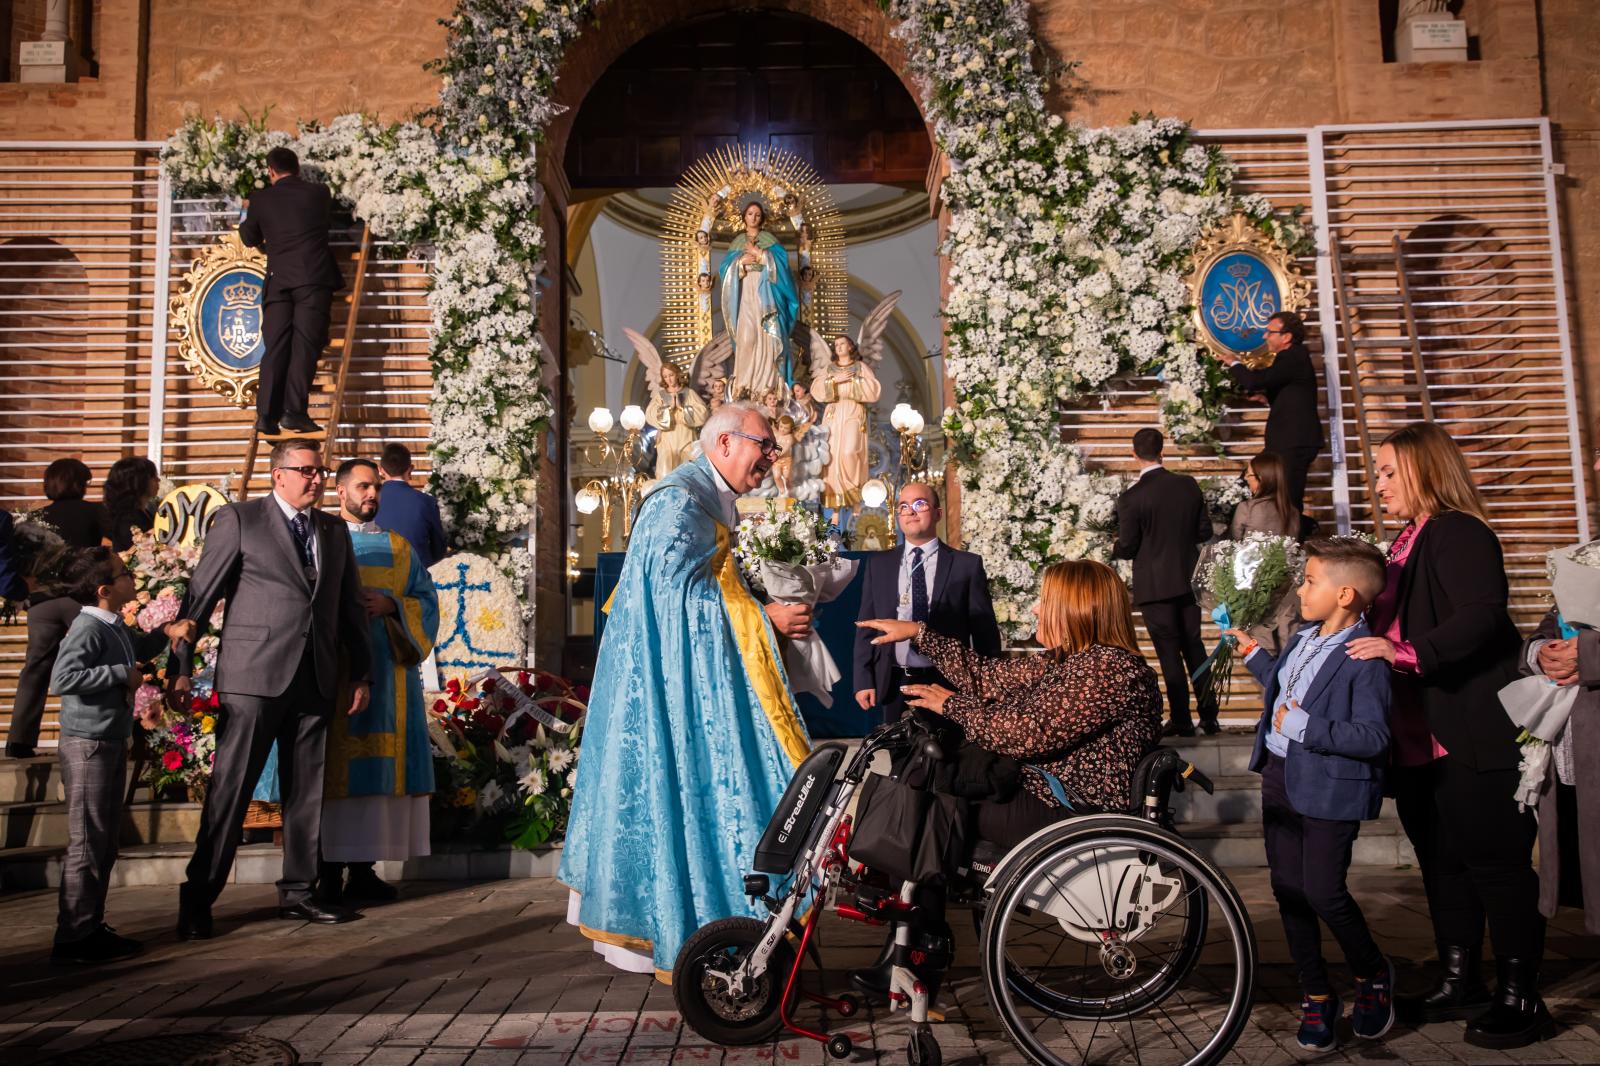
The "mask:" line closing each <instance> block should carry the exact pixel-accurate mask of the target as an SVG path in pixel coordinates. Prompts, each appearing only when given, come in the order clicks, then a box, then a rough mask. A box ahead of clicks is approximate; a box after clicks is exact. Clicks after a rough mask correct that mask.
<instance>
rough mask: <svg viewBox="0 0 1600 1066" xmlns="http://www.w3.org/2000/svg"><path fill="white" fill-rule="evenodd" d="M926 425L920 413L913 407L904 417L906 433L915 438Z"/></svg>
mask: <svg viewBox="0 0 1600 1066" xmlns="http://www.w3.org/2000/svg"><path fill="white" fill-rule="evenodd" d="M926 425H927V423H926V422H925V421H923V418H922V412H921V411H918V410H917V409H916V408H914V407H913V408H912V409H911V413H910V414H908V415H907V416H906V432H907V433H909V434H911V435H912V436H913V437H915V436H916V435H917V434H919V433H921V432H922V429H923V427H924V426H926Z"/></svg>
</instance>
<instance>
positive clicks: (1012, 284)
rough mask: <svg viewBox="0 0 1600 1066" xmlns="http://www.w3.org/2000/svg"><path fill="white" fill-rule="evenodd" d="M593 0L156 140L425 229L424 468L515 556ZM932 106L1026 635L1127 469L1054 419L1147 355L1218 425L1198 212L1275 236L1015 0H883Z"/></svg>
mask: <svg viewBox="0 0 1600 1066" xmlns="http://www.w3.org/2000/svg"><path fill="white" fill-rule="evenodd" d="M601 7H603V2H602V0H568V2H565V3H556V2H554V0H526V2H524V3H521V4H511V3H507V2H505V0H460V2H459V3H458V4H457V6H456V8H455V12H454V14H453V16H452V17H451V18H450V19H448V20H447V21H446V27H447V49H446V54H445V56H444V57H443V58H442V59H440V60H439V61H438V62H437V63H435V64H433V65H432V68H431V69H434V70H436V71H437V72H438V73H439V74H440V75H441V78H442V81H441V89H440V98H439V105H438V106H437V107H436V108H435V109H434V110H433V111H432V112H430V113H429V114H428V115H426V116H422V118H421V120H420V121H418V122H411V123H402V124H398V125H387V126H385V125H380V124H377V123H375V122H372V121H370V120H368V119H366V118H363V117H362V116H359V115H345V116H341V117H340V118H338V119H336V120H334V122H333V123H332V124H331V125H330V126H328V127H327V128H325V129H322V128H305V129H302V130H301V131H300V133H299V135H298V137H297V138H290V137H289V136H288V135H287V134H283V133H275V132H270V131H267V130H266V129H265V127H264V123H263V122H261V121H259V120H255V121H252V120H250V119H248V118H246V119H245V120H244V121H239V122H224V121H222V120H220V119H219V120H217V121H215V122H211V123H207V122H203V121H199V120H191V121H190V122H188V123H186V124H185V125H184V126H183V127H182V128H181V129H180V130H178V132H177V133H176V134H174V136H173V138H172V140H171V141H170V142H169V145H168V147H167V150H166V151H165V152H163V157H162V158H163V162H164V164H165V165H166V166H167V168H168V170H169V172H170V173H171V174H172V176H173V178H174V180H175V182H176V183H177V186H178V188H179V190H180V191H181V192H184V193H187V194H214V193H217V192H234V193H236V194H240V195H244V194H247V193H248V191H249V189H250V188H251V187H252V186H253V185H254V184H256V182H257V180H258V179H257V177H256V176H257V175H260V174H262V173H264V166H263V165H262V160H263V157H264V156H265V153H266V151H267V149H268V148H270V147H271V146H272V145H273V144H276V143H286V142H291V141H292V142H293V143H295V144H296V145H297V146H298V148H299V149H300V151H301V154H302V157H303V158H304V159H305V160H306V162H307V163H308V164H310V165H312V166H314V167H315V168H317V169H319V170H320V171H321V172H322V174H323V175H324V176H325V177H326V178H327V180H328V181H329V182H330V183H331V185H332V186H333V188H334V190H335V192H336V193H337V194H338V195H339V196H340V197H341V198H343V199H345V200H347V201H349V202H350V203H351V204H352V205H353V206H354V208H355V210H356V213H357V214H358V215H359V216H360V217H361V218H363V219H364V220H366V221H367V222H368V224H369V225H371V227H372V229H373V231H374V232H375V233H376V234H378V235H379V236H380V237H382V238H384V239H388V240H397V241H403V242H406V243H409V244H412V245H421V246H431V247H433V248H434V249H435V250H436V252H437V260H436V264H437V265H436V270H435V277H434V284H433V290H432V292H431V294H430V298H429V306H430V309H431V311H432V315H433V327H434V329H433V334H434V336H433V348H432V355H433V363H434V373H435V387H434V394H433V400H432V421H433V441H434V444H433V452H434V463H435V465H434V471H435V472H434V488H435V489H436V491H437V492H438V493H439V495H440V500H441V503H442V504H443V505H444V510H445V513H446V516H447V519H446V520H447V522H448V523H449V525H450V528H451V535H452V537H453V539H455V541H456V542H457V543H458V544H460V545H461V546H463V547H467V548H471V549H473V550H478V551H483V552H487V553H490V554H494V555H497V556H499V557H500V558H502V560H503V561H504V563H505V565H506V566H507V567H508V569H512V570H515V571H519V572H522V573H524V574H525V573H526V571H527V568H528V567H529V566H530V560H529V556H528V553H527V552H526V550H525V547H524V543H525V537H526V532H527V529H528V525H529V522H530V520H531V518H532V508H533V499H534V491H535V488H536V475H537V470H538V463H539V457H540V455H541V454H542V451H543V449H542V446H541V445H542V439H543V435H544V433H545V431H546V430H547V429H548V428H549V420H550V417H551V414H552V407H551V401H550V397H549V395H548V393H547V392H546V390H545V389H544V387H543V385H542V384H541V375H540V363H541V360H542V359H543V357H544V354H545V353H544V349H543V345H542V343H541V342H540V340H539V329H538V307H537V303H536V300H535V298H534V291H533V279H534V277H535V275H536V274H537V272H538V270H539V268H540V266H541V263H542V256H543V250H544V249H543V234H542V232H541V231H540V228H539V226H538V222H537V220H538V217H539V213H538V202H539V191H538V187H537V185H536V183H535V181H534V179H533V175H534V172H535V167H534V156H535V152H536V151H537V150H538V145H539V144H540V143H541V141H542V140H543V136H544V131H545V128H546V127H547V125H548V124H549V123H550V121H551V120H552V119H553V118H554V117H555V116H556V115H557V114H558V113H559V111H560V110H561V109H560V106H559V105H557V104H556V103H554V101H553V95H554V90H555V79H556V76H557V73H558V71H559V69H560V65H561V62H562V58H563V56H564V54H565V52H566V48H567V45H568V44H569V43H570V42H571V41H573V40H574V39H575V38H576V37H577V36H578V35H579V34H580V33H582V32H583V29H584V27H585V26H586V25H587V24H588V22H589V20H590V19H591V18H592V17H593V16H594V14H595V12H596V9H597V8H601ZM888 10H889V13H890V15H891V16H892V17H893V18H894V19H895V20H897V22H898V25H897V28H896V29H895V31H894V32H895V34H896V36H897V37H899V38H900V39H901V41H902V42H903V43H904V46H905V49H906V54H907V58H908V62H909V64H910V66H911V70H912V73H913V75H914V76H915V78H916V80H917V82H918V83H919V84H920V86H921V87H922V91H923V111H924V114H925V116H926V117H927V118H928V120H929V121H930V122H931V123H932V126H933V129H934V134H935V137H936V139H937V141H938V143H939V146H940V147H941V148H942V149H943V151H944V152H945V154H946V156H947V157H948V159H949V161H950V174H949V177H948V178H947V179H946V180H945V182H944V184H943V188H942V197H943V201H944V205H945V207H946V209H947V210H948V212H949V223H950V224H949V228H948V238H947V240H946V242H945V245H944V247H943V249H942V251H943V253H944V255H945V257H946V259H947V262H948V264H949V280H950V292H949V297H948V299H947V301H946V305H945V308H944V312H945V319H946V326H945V333H946V346H945V348H946V359H947V362H946V369H947V373H948V374H949V376H950V378H951V380H952V382H953V385H954V390H955V396H956V404H955V406H954V407H953V408H952V409H951V410H949V411H947V412H946V416H945V418H944V428H945V432H946V433H947V434H948V435H949V437H950V439H951V444H952V451H953V454H954V455H956V456H957V458H958V461H959V463H960V467H961V472H962V483H963V488H964V492H965V495H964V498H963V506H962V534H963V538H964V540H965V542H966V544H967V546H968V547H970V548H972V549H973V550H975V551H977V552H979V553H980V554H981V555H983V557H984V559H985V561H986V563H987V564H988V568H989V573H990V575H991V577H992V578H993V580H994V584H995V602H996V609H997V611H998V613H999V614H1000V617H1001V621H1002V624H1003V625H1004V626H1005V628H1006V630H1007V632H1008V633H1009V634H1010V635H1011V636H1013V637H1023V636H1026V635H1028V633H1030V632H1031V629H1032V620H1031V617H1030V616H1029V613H1028V608H1029V606H1030V604H1031V602H1032V600H1033V598H1034V596H1035V593H1036V574H1037V572H1038V570H1039V568H1040V567H1042V566H1044V565H1045V564H1047V563H1049V562H1052V561H1054V560H1057V559H1062V558H1082V557H1089V558H1106V557H1107V556H1108V554H1109V547H1110V538H1109V536H1108V531H1109V522H1110V518H1111V503H1112V500H1113V498H1114V494H1115V492H1116V490H1117V488H1118V485H1117V484H1116V482H1115V481H1114V480H1113V479H1110V478H1107V477H1105V476H1103V475H1097V474H1094V473H1092V472H1090V471H1088V470H1087V469H1086V467H1085V464H1084V460H1083V456H1082V453H1081V452H1080V451H1079V450H1078V449H1077V448H1076V447H1075V446H1074V445H1073V444H1071V443H1070V442H1067V441H1065V440H1063V439H1062V434H1061V429H1060V420H1059V417H1058V410H1059V406H1060V405H1061V404H1062V403H1064V402H1066V401H1070V400H1072V399H1074V398H1076V397H1079V396H1082V395H1084V394H1085V393H1089V392H1093V391H1094V390H1096V389H1098V388H1100V387H1101V386H1102V385H1103V384H1105V383H1106V382H1107V381H1108V380H1110V379H1111V378H1112V377H1115V376H1117V375H1119V374H1128V373H1151V372H1156V373H1158V375H1159V376H1160V377H1161V378H1162V380H1163V388H1162V396H1161V399H1162V419H1163V422H1164V424H1165V426H1166V428H1167V430H1168V433H1169V435H1170V436H1172V437H1173V438H1175V439H1177V440H1179V441H1204V440H1208V439H1210V434H1211V429H1212V424H1213V421H1214V419H1215V417H1216V414H1217V412H1218V410H1219V408H1220V402H1221V397H1222V395H1223V390H1224V387H1225V381H1224V377H1223V375H1222V373H1221V371H1220V369H1219V368H1218V367H1216V365H1215V364H1214V363H1212V362H1211V361H1210V360H1208V359H1204V358H1202V356H1201V354H1200V351H1199V349H1198V348H1197V346H1196V345H1195V343H1194V340H1193V337H1192V335H1191V333H1190V326H1189V323H1188V314H1189V306H1188V290H1187V287H1186V286H1185V284H1184V282H1183V270H1184V267H1185V265H1186V260H1187V258H1188V251H1189V249H1190V247H1191V246H1192V245H1193V243H1194V241H1195V240H1196V238H1197V237H1198V236H1199V234H1200V232H1201V230H1202V229H1203V228H1204V227H1205V226H1207V225H1209V224H1210V223H1212V222H1214V221H1217V220H1219V219H1221V218H1222V217H1224V216H1225V215H1227V214H1229V213H1231V212H1232V211H1234V210H1235V209H1240V210H1243V211H1245V212H1246V213H1247V214H1248V215H1249V216H1250V217H1251V218H1253V219H1254V220H1256V222H1257V223H1258V224H1259V225H1261V226H1263V228H1267V229H1269V230H1271V231H1273V232H1274V233H1275V234H1276V235H1279V236H1281V237H1286V238H1287V239H1288V241H1289V243H1290V244H1291V246H1292V247H1294V248H1295V249H1296V250H1299V248H1300V247H1301V246H1303V244H1304V239H1305V235H1304V231H1303V230H1302V229H1300V228H1299V227H1298V226H1297V225H1295V224H1294V223H1292V222H1286V221H1285V220H1282V219H1278V218H1275V217H1274V216H1273V215H1272V212H1271V209H1270V207H1269V206H1268V204H1267V203H1266V201H1265V200H1264V199H1262V198H1260V197H1247V198H1243V199H1239V198H1236V197H1235V196H1234V195H1233V193H1232V177H1233V168H1232V165H1231V164H1230V163H1229V161H1228V159H1227V158H1226V157H1225V156H1224V155H1223V153H1222V152H1221V151H1220V150H1219V149H1217V148H1215V147H1206V146H1201V145H1198V144H1196V143H1194V141H1193V138H1192V134H1191V131H1190V130H1189V128H1188V127H1187V126H1186V125H1185V124H1184V123H1182V122H1180V121H1178V120H1176V119H1156V118H1153V117H1149V118H1139V119H1136V120H1135V121H1133V122H1131V123H1130V124H1129V125H1127V126H1120V127H1110V128H1100V129H1085V128H1081V127H1077V126H1073V125H1069V124H1068V123H1066V122H1064V121H1063V120H1062V119H1061V118H1060V117H1059V116H1057V115H1055V114H1053V113H1051V112H1050V111H1049V109H1048V108H1047V107H1046V106H1045V102H1044V92H1045V78H1044V77H1043V76H1042V75H1041V74H1040V73H1039V71H1038V70H1037V69H1036V68H1035V65H1034V61H1033V53H1034V42H1033V39H1032V35H1031V32H1030V30H1029V27H1028V24H1027V7H1026V5H1025V4H1022V3H1017V2H1008V0H888Z"/></svg>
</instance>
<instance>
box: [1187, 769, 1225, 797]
mask: <svg viewBox="0 0 1600 1066" xmlns="http://www.w3.org/2000/svg"><path fill="white" fill-rule="evenodd" d="M1183 778H1184V780H1186V781H1192V782H1193V783H1195V784H1197V785H1199V786H1200V787H1201V788H1203V789H1205V791H1206V794H1207V795H1210V794H1211V793H1213V792H1215V791H1216V790H1217V789H1216V786H1215V785H1213V784H1212V783H1211V778H1209V777H1207V776H1206V775H1205V774H1203V773H1201V772H1200V768H1199V767H1198V766H1196V765H1195V764H1194V763H1192V762H1191V763H1185V764H1184V767H1183Z"/></svg>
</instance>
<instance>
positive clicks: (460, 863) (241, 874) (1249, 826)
mask: <svg viewBox="0 0 1600 1066" xmlns="http://www.w3.org/2000/svg"><path fill="white" fill-rule="evenodd" d="M1178 828H1179V831H1180V832H1181V833H1182V835H1183V837H1184V839H1185V840H1187V841H1188V842H1189V843H1191V844H1193V845H1194V847H1195V850H1197V851H1199V852H1200V853H1201V854H1203V855H1205V856H1206V857H1207V858H1209V859H1210V860H1211V861H1212V862H1214V863H1216V864H1217V865H1218V866H1221V867H1222V868H1224V869H1225V870H1226V869H1250V868H1256V867H1261V866H1265V865H1266V864H1267V855H1266V850H1265V848H1264V847H1263V846H1262V839H1261V825H1260V823H1259V821H1258V822H1254V823H1240V824H1224V823H1221V822H1194V823H1188V824H1182V823H1180V824H1179V826H1178ZM192 851H193V847H192V845H189V844H184V843H168V844H135V845H128V846H124V847H123V848H122V849H121V851H120V852H119V854H118V856H117V865H116V866H115V868H114V869H113V870H112V874H111V884H112V886H113V887H122V886H130V885H137V886H152V885H174V886H175V885H179V884H181V883H182V882H183V879H184V870H185V867H187V865H188V863H189V857H190V855H191V853H192ZM63 852H64V849H63V848H60V847H25V848H11V849H6V850H0V891H26V890H43V889H53V888H56V887H58V886H59V885H60V883H61V857H62V854H63ZM560 862H561V846H560V845H559V844H557V845H554V846H553V847H548V848H541V849H540V850H538V851H532V852H530V851H518V850H513V849H507V848H501V849H496V850H472V849H468V848H453V847H452V848H449V849H447V850H442V851H440V852H439V853H437V854H434V855H429V856H426V857H424V858H420V859H411V860H408V861H406V862H380V863H378V864H377V870H378V876H380V877H382V878H383V879H384V880H386V881H401V880H404V881H490V880H516V879H522V878H529V877H554V876H555V873H556V868H557V866H558V865H559V864H560ZM1352 863H1353V865H1356V866H1367V867H1385V866H1388V867H1393V866H1414V865H1415V864H1416V854H1415V853H1414V852H1413V851H1412V850H1411V843H1410V841H1408V840H1407V839H1406V835H1405V833H1404V831H1403V830H1402V829H1401V828H1400V822H1399V820H1398V819H1395V818H1392V817H1384V818H1379V819H1377V820H1375V821H1371V822H1365V823H1363V824H1362V826H1361V835H1360V836H1359V837H1358V838H1357V839H1356V844H1355V848H1354V853H1353V856H1352ZM282 868H283V852H282V849H280V848H279V847H277V846H276V845H273V844H246V845H244V846H243V847H241V848H240V849H239V854H238V858H237V859H236V860H235V862H234V866H233V873H232V875H231V877H230V878H229V880H230V881H232V882H233V883H235V884H251V885H266V884H272V883H273V882H275V881H277V879H278V877H279V874H280V872H281V871H282Z"/></svg>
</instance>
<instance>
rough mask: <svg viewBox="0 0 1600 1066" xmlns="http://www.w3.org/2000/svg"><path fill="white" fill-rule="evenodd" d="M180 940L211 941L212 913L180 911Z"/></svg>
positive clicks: (205, 911) (208, 911) (207, 911)
mask: <svg viewBox="0 0 1600 1066" xmlns="http://www.w3.org/2000/svg"><path fill="white" fill-rule="evenodd" d="M178 939H179V940H210V939H211V911H210V910H209V909H208V910H184V909H182V908H180V909H179V910H178Z"/></svg>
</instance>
